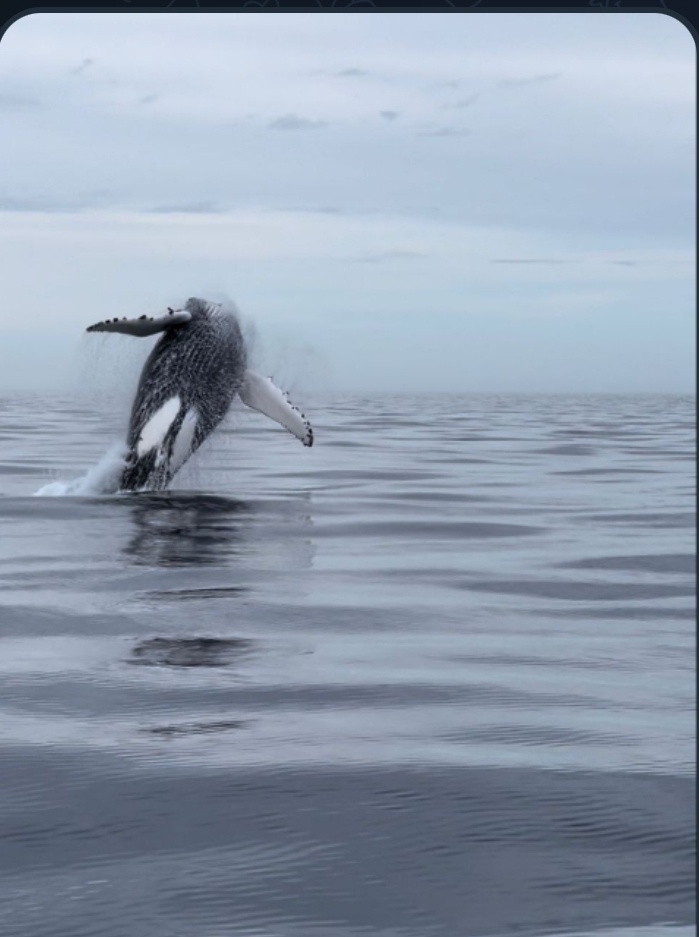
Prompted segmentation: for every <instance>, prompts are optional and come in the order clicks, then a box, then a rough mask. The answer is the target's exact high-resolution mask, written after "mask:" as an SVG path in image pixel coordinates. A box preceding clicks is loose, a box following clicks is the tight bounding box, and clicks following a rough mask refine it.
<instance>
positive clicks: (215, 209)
mask: <svg viewBox="0 0 699 937" xmlns="http://www.w3.org/2000/svg"><path fill="white" fill-rule="evenodd" d="M150 211H152V212H153V213H154V214H157V215H175V214H182V215H218V214H221V212H224V211H225V208H224V207H223V206H221V205H219V204H217V203H216V202H212V201H207V200H206V199H204V200H202V201H200V202H182V203H180V204H173V205H158V206H157V207H156V208H151V209H150Z"/></svg>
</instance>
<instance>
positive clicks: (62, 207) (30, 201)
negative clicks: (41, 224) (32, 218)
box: [0, 195, 88, 212]
mask: <svg viewBox="0 0 699 937" xmlns="http://www.w3.org/2000/svg"><path fill="white" fill-rule="evenodd" d="M87 207H88V202H87V201H86V199H84V198H79V197H76V198H74V199H66V200H57V199H51V198H47V197H46V196H43V195H30V196H26V197H24V198H14V197H13V196H6V197H3V196H0V211H26V212H61V211H80V210H81V209H83V208H87Z"/></svg>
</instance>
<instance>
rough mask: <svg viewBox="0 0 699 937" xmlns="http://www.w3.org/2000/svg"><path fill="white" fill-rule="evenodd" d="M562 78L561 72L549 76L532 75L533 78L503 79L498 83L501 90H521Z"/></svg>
mask: <svg viewBox="0 0 699 937" xmlns="http://www.w3.org/2000/svg"><path fill="white" fill-rule="evenodd" d="M560 77H561V73H560V72H551V73H549V74H547V75H532V77H531V78H503V79H502V81H499V82H498V87H499V88H520V87H522V86H523V85H540V84H543V83H544V82H547V81H555V80H556V79H557V78H560Z"/></svg>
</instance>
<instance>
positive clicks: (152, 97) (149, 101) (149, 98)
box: [138, 94, 160, 104]
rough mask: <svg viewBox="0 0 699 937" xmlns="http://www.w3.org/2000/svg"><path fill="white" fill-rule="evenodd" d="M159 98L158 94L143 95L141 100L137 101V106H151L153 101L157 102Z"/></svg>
mask: <svg viewBox="0 0 699 937" xmlns="http://www.w3.org/2000/svg"><path fill="white" fill-rule="evenodd" d="M159 97H160V95H159V94H144V95H143V97H142V98H139V99H138V103H139V104H153V102H154V101H157V100H158V98H159Z"/></svg>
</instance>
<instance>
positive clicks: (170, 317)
mask: <svg viewBox="0 0 699 937" xmlns="http://www.w3.org/2000/svg"><path fill="white" fill-rule="evenodd" d="M191 318H192V316H191V313H189V312H187V311H186V309H177V310H172V311H170V310H168V311H167V312H166V313H165V315H162V316H139V318H138V319H127V318H123V319H106V320H105V321H104V322H96V323H95V324H94V325H90V326H88V327H87V329H86V330H85V331H87V332H121V333H122V334H123V335H136V336H139V337H143V336H146V335H155V334H156V332H164V331H165V329H169V328H171V327H172V326H173V325H182V324H183V323H185V322H189V320H190V319H191Z"/></svg>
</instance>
